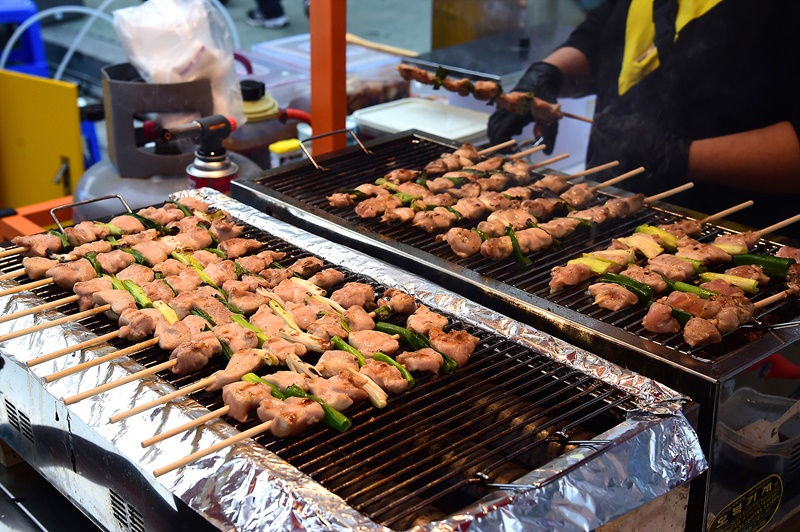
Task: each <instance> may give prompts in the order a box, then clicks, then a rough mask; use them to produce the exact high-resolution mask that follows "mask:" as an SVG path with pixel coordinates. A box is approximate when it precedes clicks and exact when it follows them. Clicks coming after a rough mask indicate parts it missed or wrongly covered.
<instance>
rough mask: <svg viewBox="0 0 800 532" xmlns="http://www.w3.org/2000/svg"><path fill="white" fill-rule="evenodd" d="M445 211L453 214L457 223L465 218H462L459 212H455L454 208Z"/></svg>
mask: <svg viewBox="0 0 800 532" xmlns="http://www.w3.org/2000/svg"><path fill="white" fill-rule="evenodd" d="M445 209H447V210H448V211H450V212H451V213H453V215H454V216H455V217H456V221H457V222H458V221H460V220H461V219H462V218H463V217H464V216H462V214H461V213H460V212H458V211H457V210H455V209H454V208H452V207H445Z"/></svg>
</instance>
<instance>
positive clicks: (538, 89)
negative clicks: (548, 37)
mask: <svg viewBox="0 0 800 532" xmlns="http://www.w3.org/2000/svg"><path fill="white" fill-rule="evenodd" d="M563 79H564V75H563V74H562V73H561V70H559V69H558V67H557V66H554V65H551V64H550V63H542V62H539V63H534V64H532V65H531V66H530V67H529V68H528V70H527V71H526V72H525V74H523V76H522V78H521V79H520V80H519V82H518V83H517V85H516V86H515V87H514V88H513V89H512V90H511V92H531V93H533V95H534V96H536V97H537V98H541V99H542V100H544V101H546V102H550V103H556V100H557V98H558V92H559V91H560V90H561V83H562V81H563ZM532 122H533V116H531V113H530V112H525V113H521V114H518V113H514V112H511V111H507V110H505V109H499V108H498V109H497V110H496V111H495V112H494V113H492V116H490V117H489V124H488V126H487V133H488V134H489V140H490V141H491V143H492V144H493V145H494V144H500V143H501V142H505V141H507V140H510V139H511V137H513V136H515V135H519V134H520V133H522V128H524V127H525V126H527V125H528V124H530V123H532ZM542 126H543V128H544V129H543V131H542V136H543V137H544V143H545V145H546V146H547V149H546V150H544V152H545V153H547V154H550V153H553V145H554V144H555V142H556V134H557V133H558V121H556V122H554V123H552V124H549V125H544V124H542Z"/></svg>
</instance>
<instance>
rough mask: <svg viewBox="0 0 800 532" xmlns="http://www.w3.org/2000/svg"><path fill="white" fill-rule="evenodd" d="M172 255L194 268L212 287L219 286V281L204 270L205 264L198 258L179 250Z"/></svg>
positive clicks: (171, 254)
mask: <svg viewBox="0 0 800 532" xmlns="http://www.w3.org/2000/svg"><path fill="white" fill-rule="evenodd" d="M170 256H171V257H172V258H174V259H175V260H177V261H178V262H180V263H181V264H184V265H186V266H190V267H191V268H193V269H194V271H196V272H197V275H199V276H200V279H202V280H203V282H204V283H205V284H207V285H208V286H210V287H212V288H219V286H217V283H216V282H214V279H212V278H211V277H209V276H208V274H207V273H206V272H204V271H203V265H202V264H200V262H198V260H197V259H196V258H194V257H192V256H191V255H187V254H186V253H180V252H178V251H173V252H171V253H170Z"/></svg>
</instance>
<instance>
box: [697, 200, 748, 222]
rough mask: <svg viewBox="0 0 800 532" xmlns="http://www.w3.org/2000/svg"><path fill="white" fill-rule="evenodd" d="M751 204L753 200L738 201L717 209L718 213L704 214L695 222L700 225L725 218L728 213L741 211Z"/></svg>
mask: <svg viewBox="0 0 800 532" xmlns="http://www.w3.org/2000/svg"><path fill="white" fill-rule="evenodd" d="M752 206H753V200H747V201H745V202H744V203H740V204H739V205H734V206H733V207H730V208H728V209H725V210H722V211H719V212H718V213H716V214H712V215H711V216H706V217H705V218H703V219H702V220H698V221H697V222H698V223H699V224H700V225H703V224H707V223H709V222H712V221H714V220H719V219H720V218H725V217H726V216H728V215H729V214H733V213H735V212H739V211H743V210H744V209H746V208H748V207H752Z"/></svg>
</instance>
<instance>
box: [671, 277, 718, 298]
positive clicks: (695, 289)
mask: <svg viewBox="0 0 800 532" xmlns="http://www.w3.org/2000/svg"><path fill="white" fill-rule="evenodd" d="M667 286H669V287H670V289H672V290H675V291H677V292H687V293H689V294H694V295H696V296H700V297H702V298H703V299H708V298H710V297H711V296H715V295H717V293H716V292H714V291H713V290H707V289H705V288H700V287H699V286H695V285H693V284H689V283H684V282H683V281H667Z"/></svg>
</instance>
